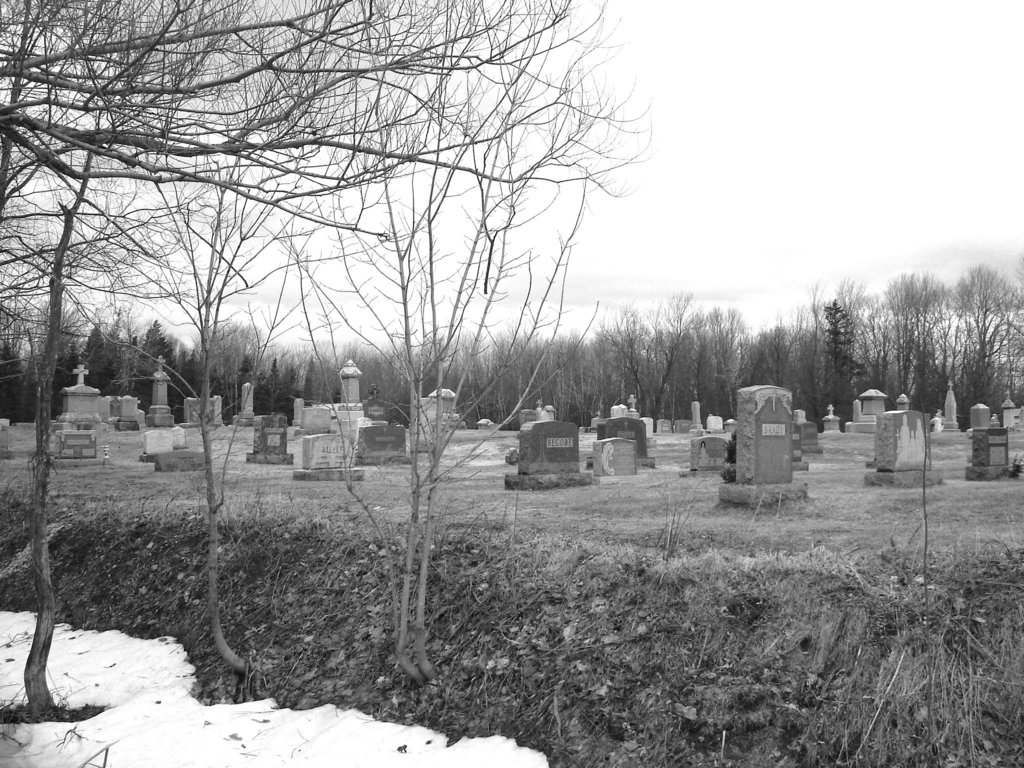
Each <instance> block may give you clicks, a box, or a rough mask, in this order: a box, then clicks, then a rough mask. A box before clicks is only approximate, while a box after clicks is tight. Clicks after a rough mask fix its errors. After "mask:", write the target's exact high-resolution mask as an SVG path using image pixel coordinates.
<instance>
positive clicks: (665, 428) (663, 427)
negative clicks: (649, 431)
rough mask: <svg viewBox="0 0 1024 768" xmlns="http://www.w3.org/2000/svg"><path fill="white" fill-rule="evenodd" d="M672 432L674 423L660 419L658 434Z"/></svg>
mask: <svg viewBox="0 0 1024 768" xmlns="http://www.w3.org/2000/svg"><path fill="white" fill-rule="evenodd" d="M671 431H672V422H671V421H669V420H668V419H658V434H659V435H660V434H663V433H666V432H671Z"/></svg>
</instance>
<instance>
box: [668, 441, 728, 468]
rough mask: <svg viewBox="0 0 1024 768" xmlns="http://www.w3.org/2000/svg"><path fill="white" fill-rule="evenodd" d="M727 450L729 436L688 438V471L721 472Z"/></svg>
mask: <svg viewBox="0 0 1024 768" xmlns="http://www.w3.org/2000/svg"><path fill="white" fill-rule="evenodd" d="M728 450H729V438H727V437H723V436H722V435H704V436H702V437H694V438H693V439H691V440H690V471H691V472H721V471H722V468H723V467H725V459H726V454H727V453H728ZM682 474H683V473H680V475H682Z"/></svg>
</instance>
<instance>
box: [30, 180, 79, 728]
mask: <svg viewBox="0 0 1024 768" xmlns="http://www.w3.org/2000/svg"><path fill="white" fill-rule="evenodd" d="M85 190H86V184H85V182H83V183H82V186H81V189H80V190H79V193H78V197H77V199H76V201H75V204H74V205H73V206H72V207H71V208H65V207H63V206H62V207H61V210H62V214H63V217H64V224H63V228H62V231H61V236H60V242H59V243H58V244H57V249H56V251H55V252H54V255H53V273H52V275H51V276H50V295H49V300H50V306H49V310H48V312H47V317H46V343H45V346H44V348H43V356H44V357H43V365H42V366H41V369H40V370H38V372H37V384H36V452H35V455H34V456H33V457H32V480H33V488H32V510H31V520H30V528H31V532H32V578H33V582H34V586H35V592H36V628H35V632H34V633H33V635H32V647H31V648H30V649H29V654H28V660H27V661H26V663H25V695H26V697H27V698H28V708H29V711H31V712H43V711H45V710H47V709H52V708H53V696H51V694H50V688H49V686H48V685H47V682H46V663H47V661H48V659H49V657H50V646H51V644H52V643H53V628H54V624H55V623H56V616H55V614H56V597H55V596H54V592H53V582H52V581H51V579H50V545H49V542H48V541H47V536H48V533H47V528H48V525H49V522H48V519H47V518H48V515H47V507H46V502H47V496H48V495H49V491H50V469H51V466H52V462H53V458H52V456H51V455H50V407H51V406H50V397H51V394H52V391H53V376H54V373H55V371H56V369H57V350H58V347H59V346H60V335H61V325H62V319H63V310H64V261H65V258H66V256H67V251H68V247H69V245H70V243H71V235H72V233H73V232H74V223H75V216H76V215H77V213H78V206H79V204H80V203H81V200H82V198H83V197H84V196H85Z"/></svg>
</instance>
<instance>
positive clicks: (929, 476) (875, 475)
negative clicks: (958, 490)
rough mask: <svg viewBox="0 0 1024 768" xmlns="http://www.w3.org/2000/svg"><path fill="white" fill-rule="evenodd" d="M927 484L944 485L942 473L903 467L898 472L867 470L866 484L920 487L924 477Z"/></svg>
mask: <svg viewBox="0 0 1024 768" xmlns="http://www.w3.org/2000/svg"><path fill="white" fill-rule="evenodd" d="M922 474H923V475H924V478H923V480H924V484H925V485H926V486H931V485H942V473H941V472H939V471H937V470H931V469H930V470H928V471H927V472H925V471H924V470H921V469H901V470H899V471H898V472H865V473H864V485H881V486H886V487H889V488H920V487H921V481H922V477H921V475H922Z"/></svg>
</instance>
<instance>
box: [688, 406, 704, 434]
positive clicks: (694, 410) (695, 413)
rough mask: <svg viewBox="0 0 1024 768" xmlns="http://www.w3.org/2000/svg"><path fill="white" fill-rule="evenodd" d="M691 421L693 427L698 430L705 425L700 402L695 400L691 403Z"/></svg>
mask: <svg viewBox="0 0 1024 768" xmlns="http://www.w3.org/2000/svg"><path fill="white" fill-rule="evenodd" d="M690 421H691V422H692V423H693V427H696V428H697V429H700V425H701V424H703V423H704V420H703V419H702V418H701V417H700V401H699V400H694V401H693V402H691V403H690ZM691 429H692V427H691Z"/></svg>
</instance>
